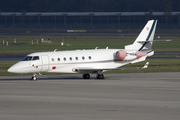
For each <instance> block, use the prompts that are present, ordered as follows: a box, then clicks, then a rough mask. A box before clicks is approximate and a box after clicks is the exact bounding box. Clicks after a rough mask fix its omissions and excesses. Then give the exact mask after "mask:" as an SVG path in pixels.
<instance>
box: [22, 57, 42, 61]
mask: <svg viewBox="0 0 180 120" xmlns="http://www.w3.org/2000/svg"><path fill="white" fill-rule="evenodd" d="M32 60H39V56H26V57H25V58H24V59H23V60H22V61H32Z"/></svg>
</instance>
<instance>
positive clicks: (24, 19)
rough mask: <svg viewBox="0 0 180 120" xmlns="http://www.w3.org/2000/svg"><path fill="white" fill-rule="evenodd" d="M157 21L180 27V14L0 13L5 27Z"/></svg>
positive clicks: (110, 24)
mask: <svg viewBox="0 0 180 120" xmlns="http://www.w3.org/2000/svg"><path fill="white" fill-rule="evenodd" d="M149 19H157V20H158V25H159V26H162V27H163V26H180V12H0V27H4V26H9V25H10V26H16V27H18V26H19V27H27V26H54V27H56V26H79V27H88V26H101V27H108V26H114V27H116V26H122V27H123V26H134V27H136V26H139V25H141V24H142V25H144V24H145V23H146V22H147V21H148V20H149Z"/></svg>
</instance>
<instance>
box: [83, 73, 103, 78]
mask: <svg viewBox="0 0 180 120" xmlns="http://www.w3.org/2000/svg"><path fill="white" fill-rule="evenodd" d="M83 78H84V79H89V78H90V75H89V74H83ZM96 79H104V75H103V74H97V75H96Z"/></svg>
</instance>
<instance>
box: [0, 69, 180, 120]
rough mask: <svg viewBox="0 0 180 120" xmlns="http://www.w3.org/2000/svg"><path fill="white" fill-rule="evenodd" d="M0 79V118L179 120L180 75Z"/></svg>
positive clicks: (27, 119) (61, 76) (7, 119)
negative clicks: (35, 79) (99, 78)
mask: <svg viewBox="0 0 180 120" xmlns="http://www.w3.org/2000/svg"><path fill="white" fill-rule="evenodd" d="M105 76H106V79H104V80H98V79H94V78H95V75H92V79H89V80H84V79H82V76H81V75H78V74H77V75H76V74H67V75H54V76H52V75H44V76H39V80H38V81H29V80H28V79H29V78H30V77H31V76H1V77H0V119H1V120H32V119H35V120H50V119H51V120H152V119H154V120H178V119H180V114H179V113H180V73H178V72H176V73H122V74H105Z"/></svg>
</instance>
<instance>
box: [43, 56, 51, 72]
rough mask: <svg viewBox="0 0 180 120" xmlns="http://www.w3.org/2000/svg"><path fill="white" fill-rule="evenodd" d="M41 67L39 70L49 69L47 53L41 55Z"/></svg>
mask: <svg viewBox="0 0 180 120" xmlns="http://www.w3.org/2000/svg"><path fill="white" fill-rule="evenodd" d="M41 58H42V69H41V72H47V71H48V70H49V57H48V56H47V55H42V56H41Z"/></svg>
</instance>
